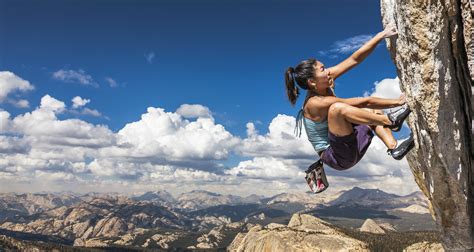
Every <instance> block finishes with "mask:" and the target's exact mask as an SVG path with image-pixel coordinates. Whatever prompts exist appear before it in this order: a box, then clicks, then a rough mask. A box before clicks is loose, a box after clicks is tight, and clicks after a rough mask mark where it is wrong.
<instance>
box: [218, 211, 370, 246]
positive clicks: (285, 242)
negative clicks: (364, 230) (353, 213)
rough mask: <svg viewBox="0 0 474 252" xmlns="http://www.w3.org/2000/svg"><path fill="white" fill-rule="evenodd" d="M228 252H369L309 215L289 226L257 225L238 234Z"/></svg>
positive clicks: (362, 244) (299, 215)
mask: <svg viewBox="0 0 474 252" xmlns="http://www.w3.org/2000/svg"><path fill="white" fill-rule="evenodd" d="M227 249H228V250H229V251H285V252H286V251H321V250H322V251H368V246H367V244H365V243H364V242H362V241H359V240H356V239H353V238H350V237H348V236H347V235H345V234H343V233H341V232H340V231H338V230H336V229H335V228H333V227H332V226H331V225H330V224H328V223H327V222H325V221H323V220H321V219H318V218H316V217H313V216H311V215H307V214H294V215H293V216H292V218H291V220H290V222H289V223H288V226H278V225H270V226H267V227H265V228H263V227H262V226H260V225H258V226H255V227H253V228H251V229H250V230H249V232H248V233H247V234H246V235H245V236H243V235H242V234H241V233H239V234H238V235H237V236H236V238H235V239H234V241H233V242H232V244H231V245H230V246H229V247H228V248H227Z"/></svg>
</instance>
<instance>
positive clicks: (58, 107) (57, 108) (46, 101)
mask: <svg viewBox="0 0 474 252" xmlns="http://www.w3.org/2000/svg"><path fill="white" fill-rule="evenodd" d="M65 108H66V105H65V104H64V102H62V101H60V100H56V99H55V98H53V97H51V96H49V95H45V96H43V97H42V98H41V105H40V109H42V110H47V111H51V112H55V113H61V112H63V111H64V109H65Z"/></svg>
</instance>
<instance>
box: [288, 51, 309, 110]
mask: <svg viewBox="0 0 474 252" xmlns="http://www.w3.org/2000/svg"><path fill="white" fill-rule="evenodd" d="M314 64H316V59H308V60H304V61H302V62H301V63H300V64H298V65H297V66H296V69H295V68H293V67H288V69H287V70H286V72H285V85H286V94H287V95H288V100H290V103H291V105H293V106H294V105H295V103H296V100H297V99H298V96H299V95H300V90H299V88H298V87H297V86H296V85H298V86H299V87H300V88H302V89H305V90H307V89H308V84H307V83H306V82H307V81H308V79H311V78H313V74H314V67H313V65H314Z"/></svg>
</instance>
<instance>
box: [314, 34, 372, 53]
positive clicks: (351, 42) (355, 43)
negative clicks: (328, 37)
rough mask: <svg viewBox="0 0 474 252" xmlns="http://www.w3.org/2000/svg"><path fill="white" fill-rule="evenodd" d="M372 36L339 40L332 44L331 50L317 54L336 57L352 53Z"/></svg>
mask: <svg viewBox="0 0 474 252" xmlns="http://www.w3.org/2000/svg"><path fill="white" fill-rule="evenodd" d="M372 37H373V35H371V34H368V35H358V36H354V37H350V38H347V39H344V40H339V41H336V42H334V43H333V44H332V45H331V49H329V50H326V51H319V52H318V53H319V54H320V55H321V56H326V55H329V56H330V57H333V58H334V57H337V56H339V55H341V54H349V53H353V52H354V51H356V50H357V49H359V48H360V47H361V46H363V45H364V44H365V43H366V42H367V41H369V40H370V39H371V38H372Z"/></svg>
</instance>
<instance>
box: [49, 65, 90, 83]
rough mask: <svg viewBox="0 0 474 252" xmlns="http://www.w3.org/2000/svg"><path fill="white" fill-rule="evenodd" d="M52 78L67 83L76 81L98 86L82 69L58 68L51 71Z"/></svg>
mask: <svg viewBox="0 0 474 252" xmlns="http://www.w3.org/2000/svg"><path fill="white" fill-rule="evenodd" d="M53 79H56V80H61V81H64V82H68V83H78V84H81V85H90V86H94V87H98V84H97V83H96V82H95V81H94V79H93V78H92V76H90V75H89V74H87V73H86V72H85V71H84V70H82V69H79V70H77V71H76V70H64V69H61V70H58V71H56V72H54V73H53Z"/></svg>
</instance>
